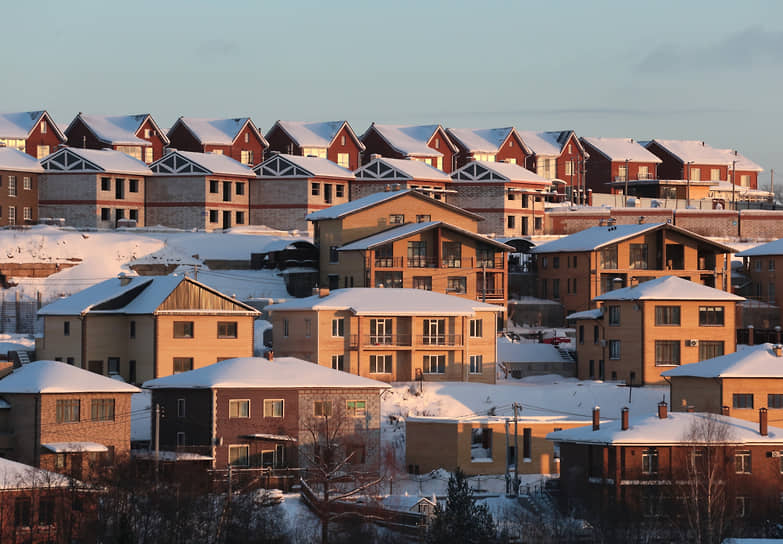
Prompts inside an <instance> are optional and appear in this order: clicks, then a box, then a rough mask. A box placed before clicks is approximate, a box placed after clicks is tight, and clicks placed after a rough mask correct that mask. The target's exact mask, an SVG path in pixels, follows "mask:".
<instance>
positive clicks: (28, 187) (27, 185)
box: [22, 176, 33, 191]
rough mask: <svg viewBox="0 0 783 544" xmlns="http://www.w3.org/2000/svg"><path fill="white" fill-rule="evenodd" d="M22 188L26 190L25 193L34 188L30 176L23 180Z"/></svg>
mask: <svg viewBox="0 0 783 544" xmlns="http://www.w3.org/2000/svg"><path fill="white" fill-rule="evenodd" d="M22 188H24V190H25V191H29V190H31V189H32V188H33V182H32V181H30V176H25V177H23V178H22Z"/></svg>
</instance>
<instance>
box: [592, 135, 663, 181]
mask: <svg viewBox="0 0 783 544" xmlns="http://www.w3.org/2000/svg"><path fill="white" fill-rule="evenodd" d="M579 140H580V141H581V142H582V145H583V146H584V148H585V150H586V151H587V153H588V154H589V156H588V158H587V163H586V176H587V177H586V180H587V188H588V189H592V190H593V192H596V193H608V192H611V193H613V194H617V193H622V192H623V191H624V190H625V186H624V185H623V184H624V183H625V182H626V181H631V180H654V179H658V172H657V169H658V165H659V164H661V159H659V158H658V157H657V156H655V155H653V154H652V153H651V152H650V151H648V150H647V149H646V148H645V147H644V146H642V145H641V144H640V143H639V142H635V141H634V140H633V138H592V137H583V138H580V139H579ZM612 183H615V184H614V185H611V184H612ZM628 194H633V193H631V192H630V191H629V193H628Z"/></svg>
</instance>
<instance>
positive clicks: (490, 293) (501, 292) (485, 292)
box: [476, 287, 506, 300]
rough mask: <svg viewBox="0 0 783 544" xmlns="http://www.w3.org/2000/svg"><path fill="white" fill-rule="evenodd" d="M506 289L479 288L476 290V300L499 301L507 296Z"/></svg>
mask: <svg viewBox="0 0 783 544" xmlns="http://www.w3.org/2000/svg"><path fill="white" fill-rule="evenodd" d="M505 292H506V291H505V289H481V287H479V288H478V289H477V290H476V298H477V299H479V300H481V298H482V297H486V298H487V299H488V300H489V299H493V300H494V299H498V298H503V297H504V296H505Z"/></svg>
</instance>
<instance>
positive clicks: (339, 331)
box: [332, 317, 345, 338]
mask: <svg viewBox="0 0 783 544" xmlns="http://www.w3.org/2000/svg"><path fill="white" fill-rule="evenodd" d="M332 338H345V318H344V317H335V318H333V319H332Z"/></svg>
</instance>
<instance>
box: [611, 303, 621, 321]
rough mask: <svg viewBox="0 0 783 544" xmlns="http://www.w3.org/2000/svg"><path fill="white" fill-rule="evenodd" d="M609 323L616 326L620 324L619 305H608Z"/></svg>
mask: <svg viewBox="0 0 783 544" xmlns="http://www.w3.org/2000/svg"><path fill="white" fill-rule="evenodd" d="M609 325H611V326H618V325H620V307H619V306H609Z"/></svg>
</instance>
